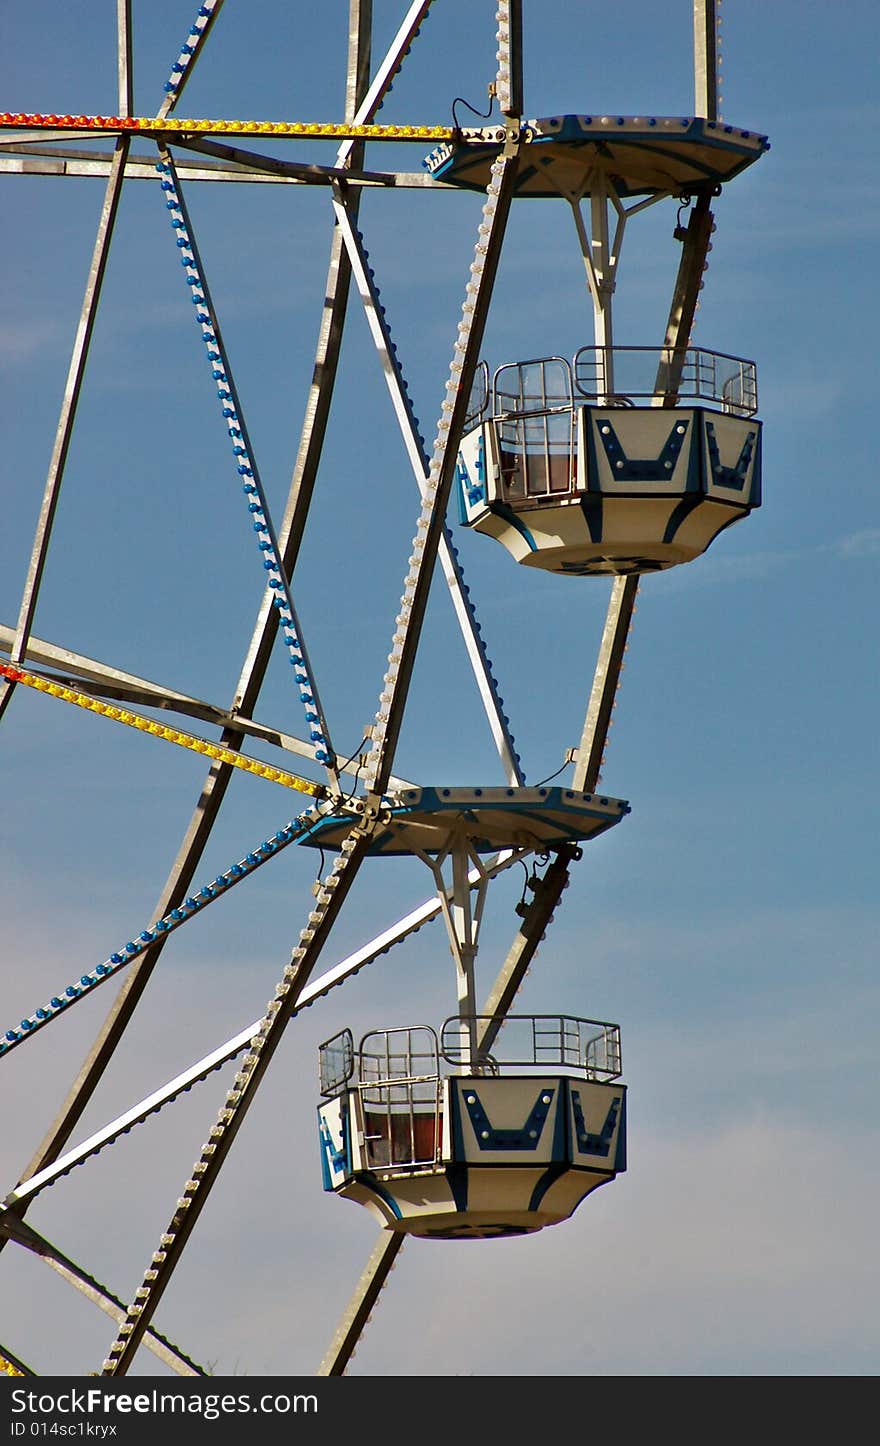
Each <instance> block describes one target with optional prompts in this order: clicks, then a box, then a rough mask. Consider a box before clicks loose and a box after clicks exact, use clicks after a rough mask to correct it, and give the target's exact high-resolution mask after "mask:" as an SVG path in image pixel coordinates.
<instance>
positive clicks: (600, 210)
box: [590, 175, 614, 402]
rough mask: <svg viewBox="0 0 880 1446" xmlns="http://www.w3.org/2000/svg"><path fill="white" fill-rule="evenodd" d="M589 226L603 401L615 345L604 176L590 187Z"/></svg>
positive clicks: (610, 383) (609, 382) (611, 381)
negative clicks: (594, 279)
mask: <svg viewBox="0 0 880 1446" xmlns="http://www.w3.org/2000/svg"><path fill="white" fill-rule="evenodd" d="M590 223H591V230H592V245H591V253H592V260H593V273H594V275H595V277H596V291H595V293H594V295H593V333H594V336H595V340H596V346H597V347H601V349H602V350H601V355H602V372H603V387H604V393H605V394H604V395H603V397H602V401H603V402H605V401H607V400H608V395H609V394H610V393H611V392H613V391H614V353H613V351H612V347H613V345H614V338H613V331H612V325H611V297H612V293H613V291H614V271H613V265H612V259H611V240H610V236H609V231H608V192H607V189H606V187H605V179H604V177H603V176H600V175H597V176H596V177H595V178H594V180H593V183H592V186H591V187H590Z"/></svg>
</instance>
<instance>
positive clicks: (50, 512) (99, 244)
mask: <svg viewBox="0 0 880 1446" xmlns="http://www.w3.org/2000/svg"><path fill="white" fill-rule="evenodd" d="M128 149H129V142H128V140H127V138H125V137H123V138H121V139H120V140H119V142H118V143H117V146H116V150H115V152H114V155H113V161H112V164H111V169H110V176H109V179H108V181H107V188H106V191H105V193H104V201H103V204H102V207H101V216H100V219H99V221H98V233H97V236H96V238H95V246H94V250H93V252H92V260H91V264H90V266H89V274H88V280H87V282H86V289H85V296H84V297H83V304H82V310H81V311H80V316H79V323H78V325H77V329H76V337H75V339H74V343H73V354H72V356H71V359H70V366H69V369H68V373H67V382H66V384H65V388H64V399H63V401H62V403H61V414H60V416H59V419H58V427H57V429H56V432H55V443H54V446H53V448H52V457H51V460H50V462H49V473H48V476H47V478H46V486H45V490H44V492H43V501H42V506H41V508H40V516H39V520H38V522H37V530H36V535H35V537H34V544H33V549H32V552H31V558H30V564H29V567H28V572H27V578H26V580H25V585H24V592H23V594H22V599H21V608H20V611H19V615H18V626H17V628H16V632H15V639H14V641H13V644H12V649H11V652H10V657H11V660H12V662H13V663H18V662H20V661H21V659H22V657H23V656H24V652H25V649H26V647H27V641H28V638H29V636H30V631H31V627H32V625H33V619H34V612H35V610H36V606H37V597H38V594H39V591H40V584H41V582H42V578H43V571H44V569H45V566H46V556H47V553H48V550H49V539H50V536H51V533H52V524H53V522H54V519H55V511H56V508H57V506H58V497H59V494H60V491H61V482H62V479H63V477H64V465H65V462H66V460H67V452H68V448H69V446H70V438H71V434H72V431H73V423H74V419H75V417H76V409H77V406H78V404H79V398H80V392H81V390H82V382H83V375H84V372H85V366H86V361H87V359H88V354H89V344H90V342H91V337H92V329H93V327H94V324H95V316H96V314H97V310H98V302H99V300H100V296H101V286H102V283H103V280H104V270H105V267H106V265H107V255H108V252H109V249H110V242H111V239H112V237H113V228H114V225H115V222H116V215H117V212H118V209H119V199H120V196H121V194H122V182H123V180H124V177H125V162H126V159H127V156H128ZM14 686H15V685H14V684H13V683H11V682H10V681H9V680H6V681H5V682H3V683H0V718H2V716H3V713H4V711H5V709H6V706H7V704H8V702H9V699H10V697H11V695H12V692H13V689H14Z"/></svg>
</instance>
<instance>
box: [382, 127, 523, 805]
mask: <svg viewBox="0 0 880 1446" xmlns="http://www.w3.org/2000/svg"><path fill="white" fill-rule="evenodd" d="M518 166H519V148H518V144H517V141H516V139H515V138H514V137H513V136H512V137H511V139H510V141H509V143H508V144H507V145H505V147H504V149H503V150H502V151H501V153H500V154H499V155H498V157H497V158H496V159H495V161H494V162H493V164H492V168H491V172H490V179H489V183H488V186H487V190H486V200H485V202H484V205H483V211H482V217H481V221H480V225H479V227H478V233H477V242H476V246H475V249H474V259H473V261H472V263H471V278H470V280H469V281H468V283H467V286H466V288H465V300H464V303H463V306H462V320H461V322H460V323H459V328H458V340H457V342H456V346H455V350H454V352H453V357H452V363H451V366H450V374H449V380H448V381H447V383H446V397H445V400H444V402H443V404H442V409H441V413H440V418H439V421H438V427H437V435H436V438H435V441H434V448H433V455H432V458H431V465H430V469H429V471H428V476H427V478H426V482H425V488H424V491H423V493H422V508H421V512H420V514H419V519H418V523H417V527H416V535H415V538H414V539H413V544H412V546H413V550H412V555H411V558H410V563H409V571H408V572H407V574H406V576H405V578H404V584H403V593H402V595H401V599H400V612H399V613H398V615H397V618H396V620H395V625H396V631H395V633H394V635H393V638H392V650H391V654H390V656H389V664H388V672H387V673H386V674H385V688H384V690H383V692H382V693H381V694H380V697H379V710H378V712H377V713H376V718H375V723H374V724H373V726H372V744H373V748H372V755H371V758H370V761H369V763H368V773H367V786H368V788H369V789H371V790H372V791H373V792H374V793H376V794H381V793H382V792H383V791H384V789H385V787H386V784H387V781H388V777H389V774H390V771H391V763H392V760H393V757H394V751H395V748H396V745H397V738H398V735H399V732H400V727H401V723H402V721H403V710H404V707H405V704H406V698H407V694H408V690H409V683H410V679H411V676H412V669H413V665H414V663H415V652H416V647H417V645H418V640H419V636H420V633H421V627H422V622H423V620H424V615H425V610H426V607H427V602H428V592H429V589H430V585H431V577H432V573H433V566H434V562H435V560H436V557H437V552H438V548H439V545H440V541H441V539H442V536H443V529H444V526H445V516H446V504H447V501H448V497H449V492H450V488H451V485H452V479H453V476H454V474H455V467H456V457H457V448H458V443H459V439H460V437H461V433H462V430H463V427H464V420H465V416H466V413H467V406H468V396H469V393H470V388H471V384H472V382H473V377H474V373H475V371H476V368H477V359H478V353H479V348H480V345H481V343H482V337H483V329H484V326H485V322H486V314H487V312H488V307H489V299H490V297H491V294H492V287H493V284H494V281H495V272H496V269H497V266H498V259H499V256H500V252H501V242H502V239H503V236H504V230H505V227H506V224H507V216H508V212H509V210H510V202H511V199H512V197H513V188H514V184H515V180H516V173H517V169H518Z"/></svg>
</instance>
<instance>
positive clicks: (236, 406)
mask: <svg viewBox="0 0 880 1446" xmlns="http://www.w3.org/2000/svg"><path fill="white" fill-rule="evenodd" d="M159 154H160V157H161V160H160V162H159V165H158V168H157V169H158V170H159V171H160V172H162V174H163V175H164V177H165V179H163V181H162V189H163V191H164V192H165V194H166V197H167V200H166V205H167V207H168V211H169V217H170V220H171V225H172V227H173V228H174V230H175V232H176V235H177V246H178V249H179V250H180V253H181V264H182V265H183V268H184V271H185V273H186V281H187V285H188V286H189V288H190V292H191V295H192V301H193V304H194V306H195V309H196V310H195V316H196V321H197V322H198V324H199V329H200V332H201V336H202V340H203V342H204V344H205V349H206V352H207V356H208V360H209V362H210V364H211V372H212V376H213V377H214V380H215V381H216V383H217V395H218V398H219V399H220V404H221V408H222V412H223V417H224V419H225V420H226V429H227V432H228V434H229V439H230V442H231V443H232V451H233V454H234V456H235V459H236V470H237V472H238V474H239V476H240V478H241V479H242V490H243V492H244V494H245V498H246V500H247V507H248V512H249V514H250V519H251V524H252V527H253V530H254V533H255V534H256V540H257V545H258V548H259V549H260V552H261V554H262V557H263V569H264V571H265V572H266V574H267V577H266V582H267V585H268V587H269V588H270V589H271V596H272V601H273V604H274V606H275V607H276V608H277V609H278V616H279V621H280V623H281V631H282V636H283V639H284V643H285V646H286V648H287V652H288V659H289V661H290V663H291V665H292V667H293V673H294V681H295V683H296V685H297V688H298V690H299V695H300V700H301V702H302V705H303V708H304V710H305V717H306V722H307V724H308V726H309V733H310V736H311V739H312V742H313V743H314V744H315V757H316V758H317V759H318V761H319V762H320V763H323V764H324V766H325V769H326V772H327V777H328V780H329V783H330V786H331V788H334V789H336V788H338V784H339V778H338V774H337V772H336V768H335V757H336V756H335V753H334V751H333V746H332V744H331V742H330V732H329V729H328V727H327V720H326V718H325V716H324V710H323V708H322V706H321V700H320V697H319V694H318V687H317V683H316V682H315V676H314V672H313V670H312V667H311V664H310V663H309V657H308V653H307V651H306V646H305V641H304V639H303V634H302V628H301V626H300V623H299V620H298V618H297V615H296V609H295V607H294V602H293V595H292V592H291V587H290V582H289V579H288V575H287V572H286V570H285V566H284V561H283V558H282V556H281V551H280V547H279V543H278V538H277V536H276V534H275V528H274V524H273V522H272V518H271V515H270V512H269V504H268V502H267V499H266V494H265V491H264V489H263V484H262V482H261V480H260V474H259V470H258V468H257V463H256V459H255V457H254V452H253V448H252V446H251V443H250V440H249V438H248V433H247V425H246V423H245V419H244V413H243V411H242V407H241V402H240V400H239V397H238V392H237V389H236V386H235V381H234V378H233V375H232V369H231V367H230V365H229V358H228V355H227V352H226V348H225V346H224V343H223V338H222V335H221V332H220V323H219V320H218V317H217V312H216V309H215V307H214V304H213V302H212V300H211V293H210V290H209V288H208V283H207V278H206V276H205V268H204V266H203V265H202V261H201V258H200V256H199V252H198V247H197V245H196V240H195V236H194V234H193V227H192V222H191V221H190V218H189V214H188V212H187V207H186V203H185V201H184V198H183V195H182V192H181V187H180V182H179V180H178V177H177V173H176V171H175V168H174V162H173V160H172V158H171V153H170V152H169V151H168V149H167V147H165V146H162V147H160V151H159Z"/></svg>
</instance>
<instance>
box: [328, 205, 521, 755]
mask: <svg viewBox="0 0 880 1446" xmlns="http://www.w3.org/2000/svg"><path fill="white" fill-rule="evenodd" d="M334 210H335V213H336V219H337V223H338V225H339V228H340V231H341V233H342V236H343V239H344V242H345V248H346V252H347V254H348V258H349V263H350V265H351V268H352V271H353V274H354V278H355V281H356V283H357V287H358V290H359V292H360V296H361V301H362V303H363V307H364V311H365V314H366V318H367V323H368V325H369V328H370V332H371V334H372V337H373V342H374V345H375V348H376V352H377V354H378V356H379V359H380V363H381V366H382V371H383V374H384V376H385V381H386V384H387V386H388V391H389V394H390V397H391V403H392V406H393V408H394V413H395V417H396V419H397V423H398V426H399V428H400V432H401V436H402V438H403V443H404V447H405V449H406V452H407V456H408V458H409V461H410V465H411V467H412V471H413V476H414V477H415V480H416V483H417V485H418V488H419V492H420V494H421V496H422V498H424V497H425V496H426V492H427V488H428V476H429V471H430V463H429V459H428V456H427V453H426V451H425V442H424V438H423V437H422V436H421V434H420V432H419V429H418V422H417V420H416V417H415V413H414V412H413V408H412V402H411V400H410V396H409V392H408V389H407V386H406V381H405V379H404V376H403V370H402V367H401V365H400V360H399V358H398V355H397V347H396V346H395V344H394V342H393V340H392V337H391V328H390V325H389V323H388V320H387V317H386V314H385V308H384V306H383V305H382V303H381V299H380V293H379V288H378V285H377V284H376V278H375V274H374V272H373V269H372V267H371V266H370V264H369V256H368V253H367V250H366V248H365V246H364V244H363V237H362V235H361V233H360V232H359V231H358V230H357V229H356V228H355V226H354V223H353V221H352V218H351V216H350V214H349V211H348V207H347V204H346V196H345V193H344V192H343V190H342V188H336V199H335V202H334ZM439 557H440V565H441V567H442V570H443V575H444V578H445V579H446V583H447V586H448V588H449V591H450V594H451V597H452V604H453V607H454V609H455V615H456V619H457V621H458V625H459V628H460V630H461V634H462V638H463V639H464V644H465V649H466V652H467V656H468V660H469V662H470V664H471V668H472V670H473V673H474V677H475V679H476V683H477V688H478V690H479V693H480V698H481V700H482V703H483V706H484V709H485V712H486V716H487V719H488V722H489V727H490V730H491V732H492V737H493V740H494V742H495V745H496V748H497V750H498V754H499V757H500V759H501V764H502V767H503V769H504V772H505V776H506V778H507V781H508V783H522V781H523V775H522V770H521V760H520V758H519V755H518V754H517V752H516V749H515V746H514V741H513V737H512V734H511V732H510V726H509V719H508V717H507V715H506V714H505V712H504V703H503V700H502V698H501V694H500V691H499V688H498V684H497V682H496V680H495V678H494V676H493V674H492V668H491V664H490V662H489V657H488V654H487V652H486V648H485V645H484V643H483V639H482V634H481V631H480V626H479V623H478V622H477V618H476V613H475V611H474V607H473V604H472V603H471V601H470V597H469V593H468V589H467V587H466V586H465V582H464V576H463V574H462V570H461V563H460V561H459V558H458V553H457V551H456V549H455V547H454V546H453V544H452V538H451V536H450V533H449V529H448V527H446V526H445V525H444V528H443V533H442V536H441V538H440V543H439ZM396 641H397V640H396V639H395V642H396ZM388 661H389V663H390V664H393V662H394V656H393V654H392V656H390V657H389V659H388Z"/></svg>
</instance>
